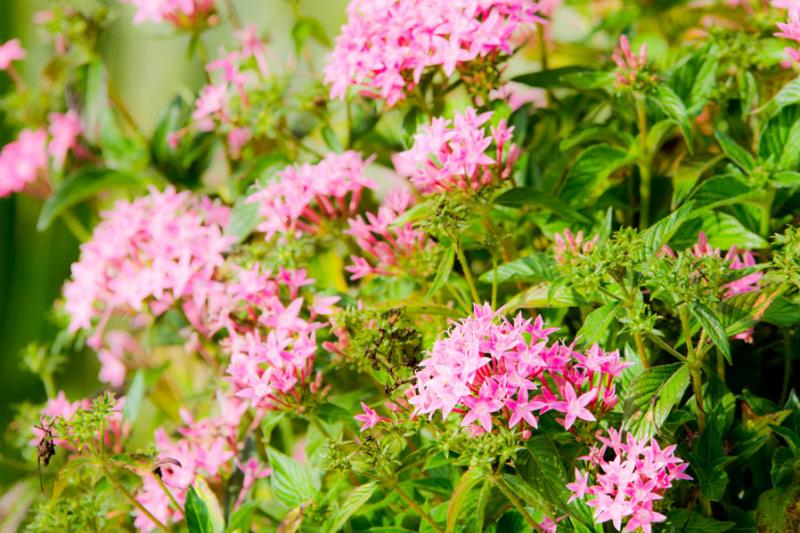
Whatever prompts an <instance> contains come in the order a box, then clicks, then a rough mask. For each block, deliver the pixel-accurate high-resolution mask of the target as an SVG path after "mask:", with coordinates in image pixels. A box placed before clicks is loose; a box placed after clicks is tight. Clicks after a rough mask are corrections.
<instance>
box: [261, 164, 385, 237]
mask: <svg viewBox="0 0 800 533" xmlns="http://www.w3.org/2000/svg"><path fill="white" fill-rule="evenodd" d="M367 163H368V162H367V161H364V160H363V159H362V158H361V156H360V155H359V154H358V152H353V151H348V152H344V153H343V154H336V153H329V154H328V155H326V156H325V158H324V159H323V160H322V161H320V162H319V163H317V164H315V165H311V164H304V165H300V166H293V167H288V168H286V169H285V170H283V171H282V172H280V173H279V174H278V176H277V179H276V180H275V181H273V182H271V183H269V184H267V185H266V186H265V187H263V188H262V189H261V190H259V191H257V192H255V193H254V194H252V195H251V196H250V198H249V200H248V201H249V202H255V203H257V204H259V212H260V214H261V218H262V219H263V220H262V222H261V224H259V226H258V230H259V231H262V232H263V233H264V234H265V236H266V239H267V240H269V239H271V238H272V237H273V236H274V235H276V234H280V235H294V236H297V237H299V236H300V235H302V234H304V233H306V234H314V233H317V232H318V231H319V230H320V229H322V226H324V224H327V223H328V222H329V221H332V220H336V219H345V218H347V217H349V216H351V215H353V214H355V212H356V211H357V210H358V205H359V203H360V201H361V195H362V193H363V191H364V189H374V188H375V187H376V184H375V182H373V181H372V180H371V179H369V178H367V177H366V176H365V175H364V169H365V168H366V166H367Z"/></svg>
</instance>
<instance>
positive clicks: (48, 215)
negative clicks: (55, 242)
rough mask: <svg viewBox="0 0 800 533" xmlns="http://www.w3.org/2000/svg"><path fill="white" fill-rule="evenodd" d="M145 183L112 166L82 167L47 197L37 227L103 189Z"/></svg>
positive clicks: (46, 223) (139, 186)
mask: <svg viewBox="0 0 800 533" xmlns="http://www.w3.org/2000/svg"><path fill="white" fill-rule="evenodd" d="M143 186H144V182H143V181H142V180H141V179H139V178H138V177H137V176H135V175H133V174H130V173H127V172H122V171H119V170H111V169H108V168H91V167H90V168H82V169H80V170H78V171H76V172H75V173H73V174H71V175H70V176H69V177H67V178H66V179H65V180H64V181H62V182H61V183H60V184H59V185H58V186H57V187H56V189H55V190H54V191H53V193H52V194H51V195H50V197H49V198H47V201H46V202H45V203H44V205H43V206H42V210H41V212H40V213H39V220H38V221H37V222H36V229H37V230H39V231H44V230H46V229H47V228H48V227H50V224H52V222H53V220H55V218H56V217H57V216H59V215H60V214H61V213H63V212H64V211H66V210H67V209H69V208H70V207H72V206H74V205H76V204H78V203H79V202H82V201H84V200H86V199H88V198H90V197H92V196H94V195H96V194H97V193H99V192H103V191H108V190H109V189H116V188H136V189H138V188H141V187H143Z"/></svg>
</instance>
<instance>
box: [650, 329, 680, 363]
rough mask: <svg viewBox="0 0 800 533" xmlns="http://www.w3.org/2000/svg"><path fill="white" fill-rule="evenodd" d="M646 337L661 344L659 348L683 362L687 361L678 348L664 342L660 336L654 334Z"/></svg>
mask: <svg viewBox="0 0 800 533" xmlns="http://www.w3.org/2000/svg"><path fill="white" fill-rule="evenodd" d="M648 337H649V338H650V340H652V341H653V342H655V343H656V344H658V345H659V346H661V348H663V349H664V350H666V351H667V352H669V353H670V354H671V355H673V356H675V357H677V358H678V360H680V361H683V362H684V363H688V362H689V360H688V359H686V358H685V357H684V356H683V355H681V353H680V352H679V351H678V350H676V349H675V348H673V347H672V346H670V345H669V344H667V343H666V342H664V341H663V340H662V339H661V338H659V337H657V336H655V335H648Z"/></svg>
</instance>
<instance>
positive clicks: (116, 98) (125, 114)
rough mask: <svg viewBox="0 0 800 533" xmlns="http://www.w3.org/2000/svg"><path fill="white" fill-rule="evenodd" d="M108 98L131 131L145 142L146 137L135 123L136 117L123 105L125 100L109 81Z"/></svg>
mask: <svg viewBox="0 0 800 533" xmlns="http://www.w3.org/2000/svg"><path fill="white" fill-rule="evenodd" d="M108 99H109V100H111V103H112V104H114V107H115V108H116V109H117V111H119V113H120V114H121V115H122V118H123V119H124V120H125V122H126V123H127V124H128V126H130V128H131V130H133V133H135V134H136V136H137V137H139V139H140V140H141V141H143V142H146V141H147V139H146V138H145V136H144V134H143V133H142V130H141V129H139V125H138V124H137V123H136V119H134V118H133V115H132V114H131V112H130V110H129V109H128V106H127V105H125V101H124V100H123V99H122V97H121V96H120V94H119V92H118V91H117V89H116V86H115V85H114V84H113V83H111V82H110V81H109V84H108Z"/></svg>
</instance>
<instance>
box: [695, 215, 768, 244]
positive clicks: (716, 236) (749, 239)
mask: <svg viewBox="0 0 800 533" xmlns="http://www.w3.org/2000/svg"><path fill="white" fill-rule="evenodd" d="M702 220H703V224H702V230H703V231H704V232H705V234H706V235H708V242H709V243H710V244H711V246H713V247H715V248H721V249H723V250H729V249H731V248H733V247H734V246H736V247H737V248H740V249H745V250H747V249H750V250H755V249H760V248H767V247H768V246H769V243H767V241H766V240H764V238H763V237H761V236H760V235H758V234H757V233H753V232H752V231H750V230H749V229H747V228H745V227H744V224H742V223H741V222H739V219H737V218H736V217H734V216H733V215H729V214H728V213H718V212H714V213H706V214H704V215H703V219H702Z"/></svg>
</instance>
